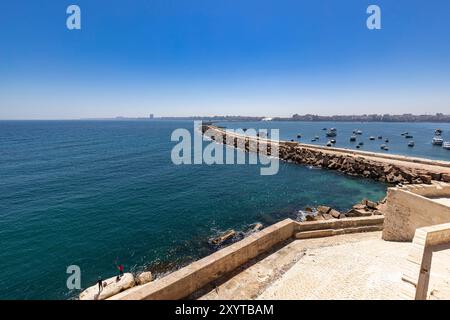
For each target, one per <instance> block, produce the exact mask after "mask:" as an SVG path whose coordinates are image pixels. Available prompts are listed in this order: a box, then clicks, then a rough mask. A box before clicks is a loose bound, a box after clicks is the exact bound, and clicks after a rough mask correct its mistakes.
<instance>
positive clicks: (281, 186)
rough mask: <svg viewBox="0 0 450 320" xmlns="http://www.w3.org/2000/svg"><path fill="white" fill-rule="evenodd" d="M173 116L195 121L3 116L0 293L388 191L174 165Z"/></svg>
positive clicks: (137, 262)
mask: <svg viewBox="0 0 450 320" xmlns="http://www.w3.org/2000/svg"><path fill="white" fill-rule="evenodd" d="M225 125H228V126H236V125H238V124H237V123H226V124H225ZM260 125H264V124H262V123H246V124H245V126H246V127H251V126H253V127H255V126H260ZM270 125H271V126H272V125H276V123H270ZM304 125H308V126H311V127H313V126H315V127H317V128H318V129H317V131H318V133H320V129H321V127H323V126H324V124H312V123H311V124H310V123H307V124H305V123H303V124H301V123H280V124H279V125H277V127H279V128H280V129H281V135H282V137H288V136H290V135H291V133H292V134H293V133H294V132H297V131H305V129H303V128H304V127H303V128H302V129H299V128H297V127H296V126H299V127H302V126H304ZM370 125H371V126H374V127H375V126H376V124H370ZM327 126H328V125H327ZM334 126H335V127H337V128H338V130H342V131H343V130H344V129H343V128H342V129H341V128H340V127H339V124H336V125H334ZM354 126H355V125H354V124H349V127H351V128H353V127H354ZM363 126H364V125H360V127H361V129H363V130H364V129H365V127H363ZM378 126H379V127H378V129H377V130H378V131H379V130H382V129H384V128H385V124H378ZM396 126H399V129H398V130H400V131H402V130H403V127H404V126H405V125H404V124H395V125H392V128H397V127H396ZM422 126H423V124H415V125H414V128H417V130H428V128H427V129H422ZM435 126H436V125H430V127H432V128H434V127H435ZM441 127H442V126H441ZM176 128H187V129H189V130H190V131H193V125H192V122H190V121H173V122H170V121H2V122H0V243H1V250H0V269H1V270H2V271H1V272H0V283H1V285H0V298H2V299H19V298H23V299H68V298H72V297H74V296H76V295H77V294H78V292H77V291H69V290H68V289H67V288H66V279H67V276H68V275H67V274H66V268H67V266H69V265H78V266H80V268H81V272H82V276H81V282H82V287H86V286H89V285H92V284H94V283H95V282H96V280H97V277H98V276H102V277H110V276H113V275H115V273H116V270H115V267H114V265H115V263H122V264H124V266H125V271H139V270H143V269H144V268H150V269H151V270H152V271H154V272H156V273H157V274H158V273H160V272H164V271H167V270H172V269H173V268H176V267H179V266H181V265H184V264H186V263H188V262H190V261H192V260H194V259H197V258H199V257H203V256H205V255H207V254H209V253H211V252H212V251H213V250H215V248H212V247H211V246H210V245H209V244H208V239H210V238H211V237H213V236H215V235H217V234H218V233H219V232H221V231H225V230H227V229H229V228H233V229H235V230H237V231H242V230H245V229H246V228H247V227H248V226H249V225H250V224H252V223H255V222H261V223H263V224H264V225H269V224H272V223H274V222H276V221H279V220H282V219H284V218H286V217H295V212H296V211H297V210H299V209H303V208H304V207H305V206H316V205H320V204H327V205H330V206H333V207H335V208H337V209H341V210H345V209H348V208H349V207H351V206H352V205H353V204H354V203H356V202H357V201H360V200H361V199H363V198H365V197H368V198H370V199H373V200H378V199H380V198H382V197H383V196H384V194H385V190H386V186H385V185H384V184H380V183H377V182H373V181H370V180H365V179H360V178H350V177H347V176H344V175H342V174H340V173H336V172H332V171H327V170H321V169H310V168H308V167H305V166H299V165H293V164H287V163H281V164H280V171H279V173H278V174H277V175H275V176H261V175H260V168H259V167H258V166H255V165H213V166H207V165H181V166H176V165H174V164H172V162H171V158H170V153H171V149H172V147H173V146H174V145H175V144H176V143H175V142H171V141H170V135H171V133H172V131H173V130H174V129H176ZM367 130H369V129H367ZM392 130H394V129H392ZM395 130H397V129H395ZM411 131H412V129H411ZM415 150H417V151H418V152H419V151H420V150H422V148H421V147H419V146H418V147H417V148H416V149H415ZM433 156H434V154H433Z"/></svg>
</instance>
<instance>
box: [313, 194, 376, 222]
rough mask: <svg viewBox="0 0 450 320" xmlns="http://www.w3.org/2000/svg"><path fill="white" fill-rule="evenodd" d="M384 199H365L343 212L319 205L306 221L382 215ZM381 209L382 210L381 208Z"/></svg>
mask: <svg viewBox="0 0 450 320" xmlns="http://www.w3.org/2000/svg"><path fill="white" fill-rule="evenodd" d="M383 201H384V200H382V201H380V202H379V203H378V202H374V201H370V200H368V199H364V200H362V201H361V202H359V203H357V204H355V205H354V206H353V207H352V208H351V209H350V210H349V211H347V212H345V213H343V212H339V211H338V210H336V209H333V208H331V207H328V206H323V205H322V206H318V207H317V209H316V210H312V211H311V212H312V214H309V215H307V216H306V221H320V220H332V219H343V218H353V217H368V216H372V215H382V214H383V213H382V211H381V210H382V208H381V206H382V204H383ZM380 209H381V210H380ZM305 211H306V210H305Z"/></svg>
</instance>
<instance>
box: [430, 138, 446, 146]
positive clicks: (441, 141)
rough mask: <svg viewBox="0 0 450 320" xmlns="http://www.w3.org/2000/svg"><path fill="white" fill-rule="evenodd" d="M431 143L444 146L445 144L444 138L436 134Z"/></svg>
mask: <svg viewBox="0 0 450 320" xmlns="http://www.w3.org/2000/svg"><path fill="white" fill-rule="evenodd" d="M431 143H432V144H433V145H435V146H442V145H443V144H444V139H442V138H441V137H440V136H435V137H434V138H433V140H431Z"/></svg>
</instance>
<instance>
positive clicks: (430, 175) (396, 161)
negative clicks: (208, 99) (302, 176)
mask: <svg viewBox="0 0 450 320" xmlns="http://www.w3.org/2000/svg"><path fill="white" fill-rule="evenodd" d="M202 132H203V134H204V135H205V136H208V137H210V138H211V139H213V140H216V141H218V142H221V143H225V144H228V145H231V146H234V147H235V148H239V149H243V150H245V151H248V152H258V151H259V150H260V149H261V150H267V155H269V156H270V155H272V149H273V148H278V157H279V159H281V160H284V161H287V162H291V163H298V164H303V165H310V166H314V167H319V168H325V169H330V170H337V171H340V172H343V173H345V174H348V175H351V176H360V177H365V178H370V179H373V180H378V181H381V182H386V183H391V184H430V183H431V181H432V180H435V181H444V182H450V162H446V161H434V160H428V159H422V158H412V157H405V156H400V155H386V154H380V153H374V152H365V151H355V150H350V149H340V148H331V147H321V146H315V145H308V144H303V143H298V142H287V141H274V140H270V139H263V138H260V137H251V136H248V135H242V134H236V133H230V132H227V131H226V129H223V128H219V127H216V126H214V125H203V126H202Z"/></svg>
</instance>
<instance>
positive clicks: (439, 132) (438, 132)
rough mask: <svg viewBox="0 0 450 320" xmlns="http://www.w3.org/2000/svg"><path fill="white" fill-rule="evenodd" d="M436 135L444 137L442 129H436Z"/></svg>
mask: <svg viewBox="0 0 450 320" xmlns="http://www.w3.org/2000/svg"><path fill="white" fill-rule="evenodd" d="M434 134H435V135H436V136H440V135H442V129H436V130H435V131H434Z"/></svg>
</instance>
